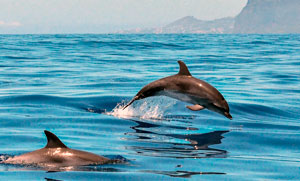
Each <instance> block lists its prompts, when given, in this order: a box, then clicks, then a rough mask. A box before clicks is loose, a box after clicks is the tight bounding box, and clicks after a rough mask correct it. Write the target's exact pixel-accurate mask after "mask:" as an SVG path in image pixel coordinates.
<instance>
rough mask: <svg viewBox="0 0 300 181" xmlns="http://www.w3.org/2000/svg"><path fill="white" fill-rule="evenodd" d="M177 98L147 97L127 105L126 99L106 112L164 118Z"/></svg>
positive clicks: (142, 117) (127, 116)
mask: <svg viewBox="0 0 300 181" xmlns="http://www.w3.org/2000/svg"><path fill="white" fill-rule="evenodd" d="M176 102H177V101H176V100H173V99H170V98H166V97H161V96H160V97H155V98H147V99H144V100H141V101H136V102H134V104H132V105H131V106H129V107H127V108H126V109H124V110H123V108H124V107H125V105H126V104H125V101H122V102H121V103H119V104H117V106H116V107H115V108H114V109H113V110H112V111H110V112H106V113H105V114H107V115H112V116H115V117H118V118H132V117H138V118H141V119H154V120H160V119H163V117H164V115H165V114H167V112H168V109H169V108H171V107H172V106H174V105H175V104H176Z"/></svg>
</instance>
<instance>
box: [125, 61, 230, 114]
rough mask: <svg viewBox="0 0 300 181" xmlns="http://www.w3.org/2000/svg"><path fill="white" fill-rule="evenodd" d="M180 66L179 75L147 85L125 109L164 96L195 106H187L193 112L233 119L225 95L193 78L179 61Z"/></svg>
mask: <svg viewBox="0 0 300 181" xmlns="http://www.w3.org/2000/svg"><path fill="white" fill-rule="evenodd" d="M178 64H179V66H180V70H179V72H178V74H176V75H172V76H169V77H165V78H162V79H159V80H156V81H154V82H151V83H149V84H147V85H146V86H145V87H143V88H142V89H141V90H140V91H139V92H138V93H137V94H136V95H135V96H134V98H133V99H132V100H131V101H130V102H129V103H128V104H127V105H126V106H125V107H124V108H123V109H125V108H127V107H128V106H129V105H131V104H132V103H133V102H134V101H136V100H140V99H144V98H147V97H151V96H160V95H162V96H168V97H171V98H174V99H178V100H181V101H183V102H188V103H191V104H193V105H192V106H186V107H187V108H188V109H190V110H192V111H199V110H202V109H204V108H206V109H209V110H211V111H214V112H217V113H219V114H222V115H224V116H226V117H227V118H229V119H232V116H231V115H230V113H229V106H228V103H227V102H226V100H225V99H224V97H223V95H222V94H221V93H220V92H219V91H218V90H217V89H216V88H214V87H213V86H212V85H210V84H209V83H207V82H205V81H203V80H200V79H197V78H195V77H193V76H192V75H191V73H190V71H189V70H188V68H187V66H186V65H185V63H184V62H182V61H178Z"/></svg>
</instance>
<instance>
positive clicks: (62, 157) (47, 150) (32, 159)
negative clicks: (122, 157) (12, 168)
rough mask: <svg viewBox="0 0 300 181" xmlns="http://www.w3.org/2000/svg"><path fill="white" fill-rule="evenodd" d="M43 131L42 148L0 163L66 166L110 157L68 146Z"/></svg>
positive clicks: (89, 162) (93, 162) (88, 163)
mask: <svg viewBox="0 0 300 181" xmlns="http://www.w3.org/2000/svg"><path fill="white" fill-rule="evenodd" d="M44 132H45V134H46V136H47V140H48V142H47V145H46V146H45V147H44V148H42V149H39V150H35V151H33V152H29V153H25V154H23V155H19V156H14V157H12V158H8V159H7V160H5V161H2V162H1V163H6V164H22V165H37V166H42V167H67V166H84V165H100V164H105V163H108V162H109V161H110V159H108V158H105V157H103V156H99V155H96V154H93V153H89V152H85V151H80V150H74V149H71V148H68V147H67V146H66V145H65V144H63V143H62V142H61V141H60V140H59V138H58V137H57V136H56V135H54V134H53V133H51V132H50V131H47V130H45V131H44Z"/></svg>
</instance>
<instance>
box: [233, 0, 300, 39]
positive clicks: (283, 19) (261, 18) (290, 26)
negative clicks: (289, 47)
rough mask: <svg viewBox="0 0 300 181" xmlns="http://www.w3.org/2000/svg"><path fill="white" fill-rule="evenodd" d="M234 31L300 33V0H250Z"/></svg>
mask: <svg viewBox="0 0 300 181" xmlns="http://www.w3.org/2000/svg"><path fill="white" fill-rule="evenodd" d="M233 33H300V1H299V0H248V3H247V5H246V6H245V7H244V9H243V10H242V11H241V13H240V14H239V15H238V16H236V18H235V25H234V29H233Z"/></svg>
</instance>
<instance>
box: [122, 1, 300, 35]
mask: <svg viewBox="0 0 300 181" xmlns="http://www.w3.org/2000/svg"><path fill="white" fill-rule="evenodd" d="M117 33H143V34H144V33H157V34H168V33H201V34H204V33H218V34H222V33H241V34H248V33H259V34H265V33H300V0H248V2H247V4H246V6H245V7H244V8H243V10H242V11H241V13H240V14H238V15H237V16H236V17H235V18H230V17H228V18H222V19H216V20H212V21H203V20H199V19H196V18H195V17H193V16H186V17H183V18H181V19H179V20H176V21H174V22H172V23H170V24H168V25H166V26H163V27H158V28H148V29H141V28H137V29H135V30H127V31H119V32H117Z"/></svg>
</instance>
